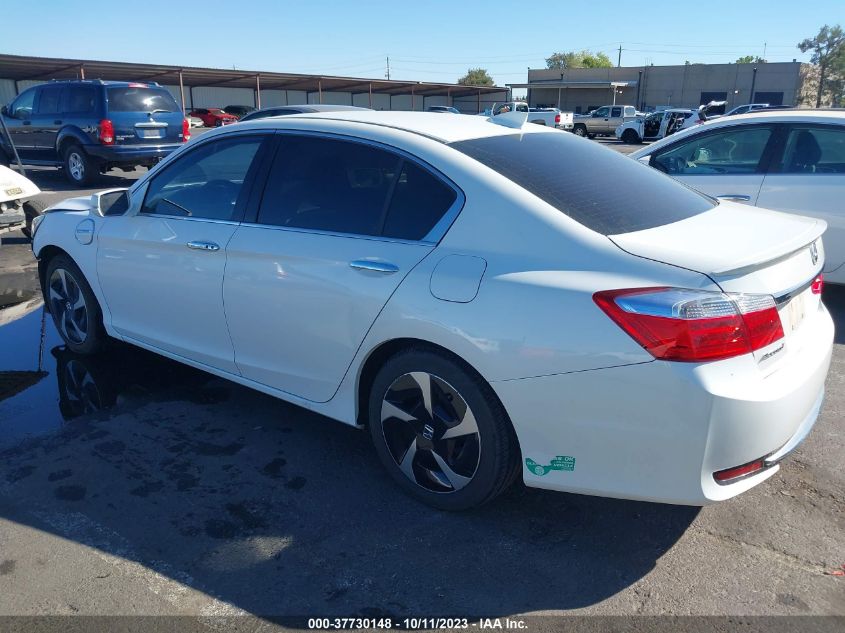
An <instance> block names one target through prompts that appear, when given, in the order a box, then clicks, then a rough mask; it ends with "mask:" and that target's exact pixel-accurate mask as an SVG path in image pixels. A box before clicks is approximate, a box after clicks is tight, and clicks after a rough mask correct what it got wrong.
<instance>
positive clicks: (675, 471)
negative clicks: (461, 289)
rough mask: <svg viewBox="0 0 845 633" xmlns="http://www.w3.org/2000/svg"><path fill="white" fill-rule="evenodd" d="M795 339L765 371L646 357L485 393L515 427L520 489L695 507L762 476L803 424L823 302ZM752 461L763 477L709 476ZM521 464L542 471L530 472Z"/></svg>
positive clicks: (825, 346)
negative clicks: (721, 479) (723, 479)
mask: <svg viewBox="0 0 845 633" xmlns="http://www.w3.org/2000/svg"><path fill="white" fill-rule="evenodd" d="M805 334H806V338H805V340H804V341H803V344H802V346H801V347H800V349H799V350H797V351H796V350H793V351H792V352H791V353H790V356H789V357H788V358H785V359H784V361H783V364H782V366H781V367H780V368H779V369H778V370H777V371H774V372H772V373H769V374H766V375H764V374H763V373H761V371H760V369H759V368H758V367H757V363H756V361H755V360H754V358H753V357H752V356H751V355H747V356H741V357H737V358H732V359H728V360H725V361H720V362H714V363H704V364H687V363H672V362H662V361H654V362H648V363H642V364H638V365H626V366H622V367H613V368H608V369H598V370H593V371H586V372H579V373H570V374H561V375H555V376H542V377H537V378H528V379H523V380H508V381H500V382H494V383H492V386H493V388H494V390H495V391H496V393H497V394H498V396H499V398H500V399H501V401H502V403H503V404H504V406H505V408H506V410H507V411H508V413H509V415H510V417H511V420H512V422H513V424H514V428H515V430H516V434H517V437H518V439H519V442H520V447H521V450H522V458H523V477H524V480H525V483H526V485H528V486H533V487H538V488H547V489H551V490H561V491H568V492H577V493H583V494H593V495H601V496H608V497H619V498H626V499H641V500H646V501H658V502H665V503H679V504H687V505H704V504H707V503H712V502H715V501H721V500H724V499H728V498H730V497H733V496H735V495H737V494H739V493H741V492H744V491H746V490H748V489H749V488H752V487H753V486H755V485H757V484H759V483H760V482H762V481H764V480H765V479H767V478H768V477H770V476H772V475H773V474H774V473H775V472H777V470H778V468H779V467H778V465H777V463H778V462H779V461H780V460H781V459H783V458H784V457H785V456H786V455H787V454H788V453H790V452H791V451H792V450H794V449H795V448H796V446H797V445H798V444H800V442H801V441H802V440H803V439H804V437H806V435H807V434H808V433H809V432H810V429H812V426H813V424H814V423H815V420H816V418H817V417H818V414H819V411H820V409H821V404H822V400H823V397H824V381H825V378H826V376H827V371H828V367H829V366H830V359H831V353H832V343H833V321H832V319H831V318H830V315H829V314H828V312H827V310H826V309H825V308H824V306H821V305H820V314H819V315H817V318H815V319H814V323H813V324H812V327H811V328H808V331H807V332H805ZM562 458H566V459H562ZM569 458H572V459H569ZM759 459H764V460H766V461H765V466H766V467H765V468H764V469H763V470H762V471H759V472H756V473H754V474H751V475H748V476H746V477H744V478H737V479H735V480H732V481H730V482H728V483H725V484H720V483H717V482H716V480H715V479H714V476H713V474H714V473H715V472H717V471H720V470H724V469H729V468H734V467H736V466H740V465H743V464H747V463H749V462H752V461H754V460H759ZM525 460H531V463H532V464H533V465H535V466H536V465H540V466H547V465H548V466H549V468H539V469H538V468H536V467H535V468H532V466H530V465H528V466H526V464H525ZM564 464H565V466H564ZM570 466H571V468H570Z"/></svg>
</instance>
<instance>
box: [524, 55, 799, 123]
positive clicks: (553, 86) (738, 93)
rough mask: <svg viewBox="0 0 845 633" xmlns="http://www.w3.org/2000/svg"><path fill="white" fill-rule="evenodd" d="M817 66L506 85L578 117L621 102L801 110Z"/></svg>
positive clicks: (576, 71) (596, 74)
mask: <svg viewBox="0 0 845 633" xmlns="http://www.w3.org/2000/svg"><path fill="white" fill-rule="evenodd" d="M814 70H815V67H814V66H813V65H812V64H804V63H800V62H796V61H793V62H773V63H760V64H684V65H682V66H626V67H615V68H566V69H554V70H552V69H546V68H543V69H529V71H528V83H523V84H508V87H510V88H512V89H513V88H522V89H526V88H527V90H528V102H529V105H531V106H552V107H558V108H560V109H561V110H565V111H572V112H576V113H581V112H589V111H590V110H593V109H595V108H597V107H599V106H602V105H607V104H612V103H620V104H626V105H635V106H637V108H638V109H640V110H643V111H649V110H653V109H655V108H658V107H659V106H673V107H678V108H697V107H698V106H699V105H702V104H705V103H709V102H710V101H727V102H728V103H727V106H726V107H727V109H731V108H733V107H734V106H738V105H742V104H744V103H769V104H772V105H790V106H797V105H802V104H807V105H812V104H811V103H807V101H808V100H807V94H806V93H807V91H808V89H809V88H810V84H812V80H810V81H808V78H812V76H813V73H814Z"/></svg>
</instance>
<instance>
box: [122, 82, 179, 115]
mask: <svg viewBox="0 0 845 633" xmlns="http://www.w3.org/2000/svg"><path fill="white" fill-rule="evenodd" d="M108 99H109V110H110V111H112V112H153V111H155V110H163V111H164V112H177V111H178V110H179V106H178V105H176V99H174V98H173V95H171V94H170V93H169V92H168V91H167V90H165V89H164V88H148V87H143V88H140V87H138V88H136V87H133V86H128V87H125V88H124V87H120V88H109V89H108Z"/></svg>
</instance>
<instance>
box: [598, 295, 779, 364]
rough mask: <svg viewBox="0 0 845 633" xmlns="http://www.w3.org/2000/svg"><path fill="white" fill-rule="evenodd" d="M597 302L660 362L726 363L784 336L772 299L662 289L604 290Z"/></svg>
mask: <svg viewBox="0 0 845 633" xmlns="http://www.w3.org/2000/svg"><path fill="white" fill-rule="evenodd" d="M593 300H594V301H595V302H596V304H597V305H598V306H599V307H600V308H601V309H602V310H603V311H604V312H605V314H607V316H609V317H610V318H611V319H613V321H614V322H615V323H616V324H617V325H618V326H619V327H621V328H622V329H623V330H624V331H625V332H626V333H627V334H628V335H629V336H630V337H631V338H633V339H634V340H635V341H637V343H639V344H640V345H642V346H643V347H644V348H645V349H646V351H648V352H649V353H650V354H651V355H652V356H654V357H655V358H657V359H660V360H671V361H681V362H690V363H697V362H705V361H714V360H721V359H725V358H731V357H733V356H741V355H742V354H748V353H750V352H753V351H756V350H758V349H761V348H763V347H766V346H767V345H770V344H772V343H774V342H775V341H777V340H779V339H781V338H783V326H782V325H781V321H780V315H779V314H778V311H777V307H776V305H775V300H774V298H773V297H772V296H771V295H751V294H738V293H722V292H708V291H705V290H691V289H686V288H665V287H661V288H630V289H624V290H604V291H601V292H597V293H595V294H594V295H593Z"/></svg>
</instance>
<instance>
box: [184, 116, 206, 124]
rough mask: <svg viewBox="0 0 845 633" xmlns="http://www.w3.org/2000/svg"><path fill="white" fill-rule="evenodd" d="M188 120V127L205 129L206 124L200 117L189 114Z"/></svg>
mask: <svg viewBox="0 0 845 633" xmlns="http://www.w3.org/2000/svg"><path fill="white" fill-rule="evenodd" d="M186 118H187V119H188V125H190V126H191V127H205V123H204V122H203V120H202V119H201V118H199V117H196V116H191V115H190V114H189V115H187V117H186Z"/></svg>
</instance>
